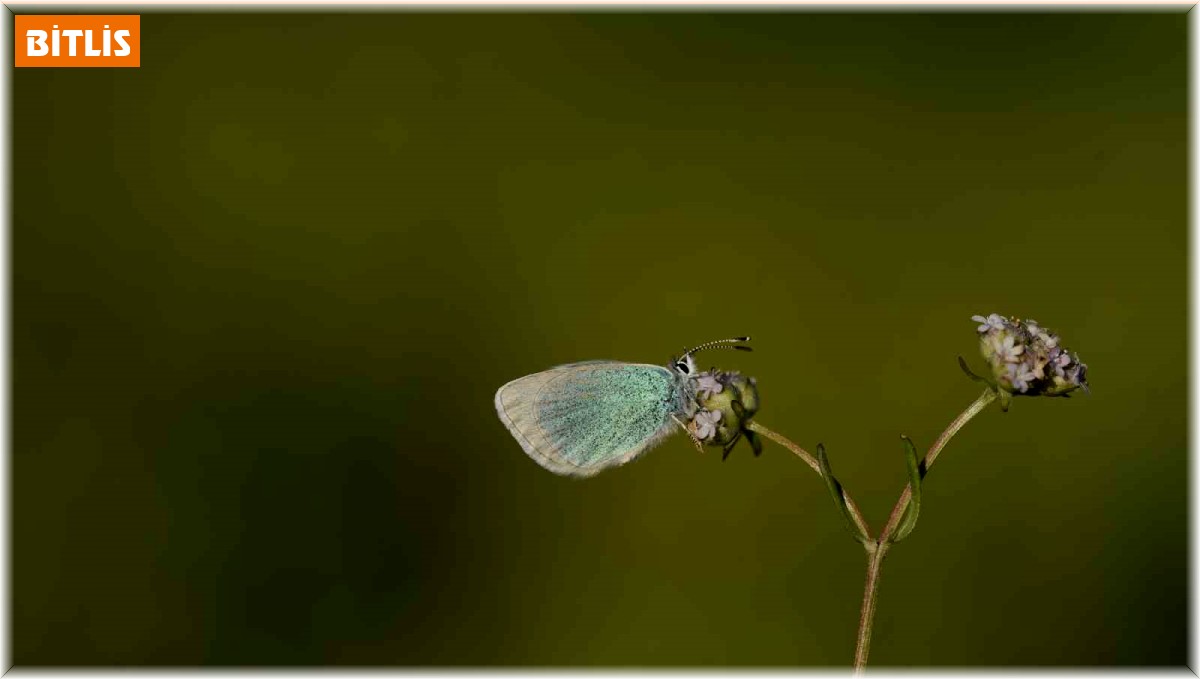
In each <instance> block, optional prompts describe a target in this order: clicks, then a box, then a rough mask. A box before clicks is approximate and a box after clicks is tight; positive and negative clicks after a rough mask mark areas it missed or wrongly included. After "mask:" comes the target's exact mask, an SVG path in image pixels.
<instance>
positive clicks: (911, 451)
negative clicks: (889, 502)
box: [892, 436, 921, 542]
mask: <svg viewBox="0 0 1200 679" xmlns="http://www.w3.org/2000/svg"><path fill="white" fill-rule="evenodd" d="M900 438H901V439H902V440H903V441H904V462H905V464H906V465H907V466H908V485H909V487H910V488H912V497H911V498H910V499H909V502H908V509H907V510H905V512H904V519H902V520H901V521H900V526H899V527H898V528H897V529H896V536H895V537H894V538H892V542H900V541H901V540H903V539H904V538H906V537H908V534H909V533H911V532H912V530H913V528H916V527H917V516H918V515H920V513H921V462H920V460H918V459H917V449H916V447H915V446H913V442H912V439H910V438H908V437H907V436H901V437H900Z"/></svg>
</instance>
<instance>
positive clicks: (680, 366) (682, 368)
mask: <svg viewBox="0 0 1200 679" xmlns="http://www.w3.org/2000/svg"><path fill="white" fill-rule="evenodd" d="M675 369H676V370H678V371H679V372H681V373H683V374H684V375H686V374H688V365H687V363H684V362H683V361H677V362H676V363H675Z"/></svg>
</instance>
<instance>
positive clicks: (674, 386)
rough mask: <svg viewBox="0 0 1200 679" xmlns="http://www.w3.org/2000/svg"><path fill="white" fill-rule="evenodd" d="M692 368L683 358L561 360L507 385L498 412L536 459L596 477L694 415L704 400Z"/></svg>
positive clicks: (561, 470)
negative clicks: (666, 361)
mask: <svg viewBox="0 0 1200 679" xmlns="http://www.w3.org/2000/svg"><path fill="white" fill-rule="evenodd" d="M692 365H693V366H694V364H692ZM687 370H688V368H687V367H684V368H683V369H681V368H680V366H679V365H677V364H675V363H673V364H672V365H671V366H670V367H663V366H658V365H650V364H644V363H624V362H620V361H587V362H583V363H571V364H568V365H561V366H558V367H556V368H551V369H550V370H546V371H543V372H540V373H535V374H533V375H527V376H525V377H522V378H520V379H517V380H513V381H512V382H509V383H508V384H506V385H504V386H503V387H500V389H499V390H498V391H497V392H496V412H497V414H498V415H499V416H500V419H501V421H503V422H504V424H505V425H506V426H507V427H508V429H509V431H510V432H512V434H513V437H514V438H516V439H517V442H518V443H520V444H521V447H522V448H523V449H524V450H525V452H526V453H527V454H528V455H529V456H530V457H531V458H533V460H534V461H535V462H537V463H538V464H540V465H542V466H543V467H545V468H546V469H548V470H550V471H552V472H554V473H556V474H562V475H567V476H591V475H593V474H596V473H597V472H600V471H602V470H604V469H607V468H609V467H614V466H618V465H622V464H625V463H626V462H629V461H631V460H633V459H635V458H636V457H637V456H638V455H641V454H642V453H644V452H646V451H647V450H649V449H650V448H652V447H654V446H655V445H657V444H658V443H659V442H661V441H662V440H663V439H665V438H666V437H667V436H669V435H670V434H671V433H672V432H673V431H674V430H675V429H677V428H679V426H680V425H679V424H677V422H678V423H681V422H683V421H686V420H688V419H690V418H691V416H692V415H693V414H694V413H695V411H696V409H697V408H698V406H697V405H696V395H695V388H694V386H693V381H692V379H691V378H690V377H689V373H688V372H686V371H687Z"/></svg>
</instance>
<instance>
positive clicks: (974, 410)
mask: <svg viewBox="0 0 1200 679" xmlns="http://www.w3.org/2000/svg"><path fill="white" fill-rule="evenodd" d="M998 395H999V394H998V393H997V392H996V391H995V390H993V389H991V388H988V389H985V390H984V392H983V393H982V394H980V396H979V398H977V399H975V401H974V402H973V403H971V405H969V406H967V409H966V410H964V411H962V413H960V414H959V416H958V417H956V418H954V421H952V422H951V423H950V425H949V426H948V427H946V430H945V431H943V432H942V435H941V436H939V437H938V438H937V440H936V441H934V442H933V445H932V446H930V447H929V450H928V452H926V453H925V457H924V459H923V460H922V462H921V466H920V474H921V476H922V477H924V475H925V474H926V473H928V472H929V468H930V467H932V466H933V463H934V461H935V460H937V457H938V455H939V454H940V453H941V452H942V449H943V448H945V447H946V444H947V443H949V442H950V439H952V438H954V435H955V434H957V433H958V431H959V430H960V429H962V428H963V426H964V425H966V423H967V422H970V421H971V418H973V417H975V416H976V415H978V414H979V413H980V412H982V411H983V409H984V408H986V407H987V406H988V404H989V403H991V402H992V401H994V400H996V397H997V396H998ZM746 428H747V429H749V430H751V431H753V432H755V433H757V434H761V435H762V436H765V437H767V438H769V439H771V440H772V441H774V442H775V443H778V444H779V445H781V446H783V447H784V448H787V449H788V450H790V451H792V453H794V454H795V455H796V457H799V458H800V459H801V460H803V461H804V463H805V464H807V465H808V466H809V467H811V468H812V470H813V471H815V472H816V473H817V474H818V475H820V476H824V475H823V474H822V473H821V464H820V462H818V460H817V458H815V457H813V456H812V455H811V454H810V453H809V452H808V451H807V450H805V449H803V448H801V447H800V446H798V445H796V444H795V443H793V442H792V441H791V440H789V439H788V438H787V437H785V436H783V435H781V434H778V433H776V432H774V431H771V430H770V429H768V428H766V427H764V426H763V425H761V424H759V423H758V422H757V421H753V420H752V421H750V422H749V423H748V424H747V425H746ZM912 490H913V489H912V484H911V483H909V484H908V485H906V486H905V487H904V491H903V492H902V493H901V494H900V499H899V500H897V501H896V506H895V507H893V508H892V513H891V515H890V516H889V517H888V522H887V524H886V525H885V526H884V527H883V530H882V531H880V532H879V536H878V537H875V538H871V539H869V540H866V541H864V543H863V547H864V548H865V549H866V552H867V582H866V585H865V586H864V588H863V600H862V611H861V614H860V615H859V619H858V639H857V641H856V642H855V644H854V673H855V674H856V675H861V674H862V673H863V671H864V670H865V669H866V666H867V656H868V655H869V654H870V652H871V630H872V628H873V627H874V624H875V608H876V603H877V601H878V599H879V574H880V572H881V570H882V568H883V558H884V557H885V556H886V555H887V551H888V549H889V548H890V547H891V544H892V539H893V538H894V537H895V535H896V529H897V528H898V527H899V525H900V520H901V519H902V518H903V517H904V510H905V509H907V508H908V504H909V502H910V501H911V499H912ZM841 493H842V497H843V499H844V500H845V503H846V508H847V509H848V510H849V515H850V518H851V520H852V521H853V522H854V524H855V525H856V526H857V528H858V530H859V531H860V532H861V533H862V535H866V536H870V535H871V532H870V529H869V528H868V527H867V522H866V520H865V519H864V518H863V516H862V512H860V511H859V509H858V505H856V504H854V500H853V499H851V498H850V494H849V493H848V492H846V491H845V489H844V488H843V489H842V491H841Z"/></svg>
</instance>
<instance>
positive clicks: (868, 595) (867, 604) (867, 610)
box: [854, 543, 888, 675]
mask: <svg viewBox="0 0 1200 679" xmlns="http://www.w3.org/2000/svg"><path fill="white" fill-rule="evenodd" d="M887 549H888V545H887V544H886V543H884V544H880V543H875V546H874V549H872V548H870V547H868V548H867V584H866V586H865V587H863V602H862V613H861V614H860V615H859V617H858V640H857V641H856V642H855V644H854V674H855V675H862V673H863V670H864V669H866V667H867V654H869V653H870V652H871V628H872V627H873V626H874V624H875V602H876V600H877V599H878V598H879V571H880V569H882V568H883V557H884V555H885V554H886V553H887Z"/></svg>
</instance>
